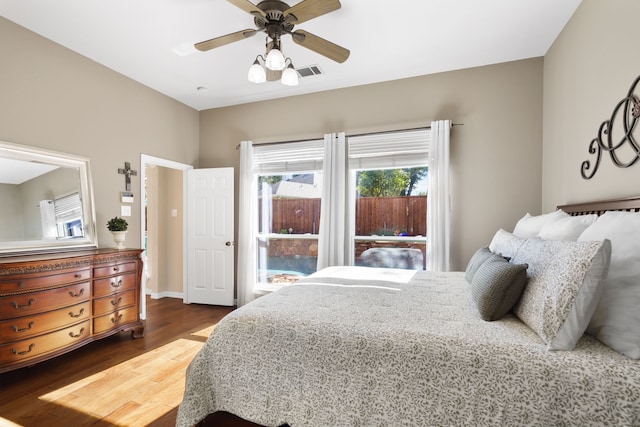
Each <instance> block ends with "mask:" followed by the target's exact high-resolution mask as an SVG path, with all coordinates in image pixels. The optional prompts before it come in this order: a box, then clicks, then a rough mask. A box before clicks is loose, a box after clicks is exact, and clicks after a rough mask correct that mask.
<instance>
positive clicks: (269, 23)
mask: <svg viewBox="0 0 640 427" xmlns="http://www.w3.org/2000/svg"><path fill="white" fill-rule="evenodd" d="M256 7H257V8H258V9H260V10H262V11H263V12H264V13H265V15H266V16H262V15H257V14H256V16H255V18H254V19H253V21H254V23H255V24H256V27H258V29H260V30H264V31H265V32H266V33H267V35H268V36H269V37H271V38H272V39H274V40H276V39H279V38H280V36H281V35H282V34H285V33H290V32H291V30H293V24H292V23H290V22H288V21H287V20H286V19H285V17H284V14H283V12H284V11H285V10H287V9H289V5H288V4H286V3H285V2H283V1H280V0H265V1H263V2H260V3H258V4H257V5H256Z"/></svg>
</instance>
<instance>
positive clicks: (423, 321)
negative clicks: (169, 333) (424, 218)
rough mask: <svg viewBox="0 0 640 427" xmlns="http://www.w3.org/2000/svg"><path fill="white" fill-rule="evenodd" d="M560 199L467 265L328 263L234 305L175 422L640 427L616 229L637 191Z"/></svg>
mask: <svg viewBox="0 0 640 427" xmlns="http://www.w3.org/2000/svg"><path fill="white" fill-rule="evenodd" d="M559 208H560V209H558V210H557V211H555V212H551V213H548V214H544V215H539V216H531V215H528V214H527V215H525V217H523V218H522V219H521V220H520V221H518V224H517V225H516V228H515V229H514V230H513V232H508V231H505V230H498V231H497V232H496V235H495V236H494V238H493V239H492V241H491V243H490V244H489V245H488V247H486V248H479V249H478V252H476V254H474V256H473V257H472V259H471V260H470V262H469V265H468V266H467V269H466V271H464V272H462V271H461V272H450V273H432V272H427V271H420V270H418V271H415V270H398V269H380V268H371V267H330V268H329V269H325V270H322V271H319V272H318V273H315V274H313V275H311V276H309V277H307V278H305V279H302V280H300V281H298V282H297V283H296V284H293V285H288V286H286V287H283V288H282V289H280V290H278V291H277V292H273V293H271V294H269V295H266V296H263V297H260V298H258V299H257V300H255V301H253V302H252V303H250V304H247V305H246V306H243V307H241V308H239V309H237V310H235V311H233V312H232V313H230V314H229V315H228V316H227V317H226V318H225V319H223V320H222V321H221V322H220V323H219V324H218V325H217V327H216V328H215V329H214V331H213V333H212V334H211V336H210V338H209V339H208V341H207V343H206V344H205V347H204V348H203V349H202V350H201V351H200V352H199V353H198V355H197V356H196V357H195V358H194V360H193V361H192V363H191V364H190V366H189V368H188V371H187V378H186V390H185V394H184V399H183V401H182V403H181V405H180V408H179V411H178V418H177V425H178V426H193V425H197V424H198V423H201V425H202V424H205V423H206V421H204V422H203V420H211V415H210V414H220V413H231V414H234V415H235V416H236V417H239V419H242V420H247V421H248V422H251V423H255V424H258V425H263V426H282V425H290V426H291V427H298V426H323V427H326V426H389V425H393V426H443V425H475V426H505V425H512V426H516V425H544V426H547V425H580V426H590V425H616V426H639V425H640V360H639V359H640V354H636V353H635V352H636V351H640V350H638V348H636V347H640V344H638V346H635V344H637V342H638V341H640V339H638V336H640V329H638V328H635V329H634V327H633V326H631V332H629V330H628V329H629V327H630V326H629V325H632V324H633V322H635V321H639V319H638V318H637V316H638V315H637V314H636V312H638V311H639V310H637V306H638V305H637V303H638V301H637V300H634V299H633V298H628V297H624V292H630V294H629V295H632V296H634V295H637V293H638V291H637V288H638V286H639V285H638V283H635V282H634V283H630V280H636V281H638V280H640V279H638V275H637V274H636V275H635V276H633V274H635V273H634V272H633V271H632V272H630V271H629V268H628V266H629V265H631V266H632V268H636V267H637V266H640V250H635V248H637V246H633V245H637V244H638V243H634V239H633V236H631V238H628V236H627V234H629V233H624V234H625V235H624V236H622V237H620V233H619V232H618V231H616V229H613V228H612V226H611V223H612V222H613V223H615V224H619V223H622V222H626V221H628V220H629V221H631V222H630V224H631V225H630V227H633V228H634V232H640V222H637V221H640V213H638V212H637V211H638V210H640V198H633V199H626V200H624V201H619V200H618V201H610V202H606V203H605V202H602V203H598V204H597V206H596V207H595V208H594V207H593V206H591V205H589V206H587V205H584V206H583V205H580V206H578V205H566V206H562V207H559ZM611 208H612V209H616V210H621V211H625V212H616V213H615V215H623V216H625V218H623V219H621V218H620V217H617V216H615V215H613V217H612V218H610V214H609V213H608V210H609V209H611ZM628 211H636V212H628ZM627 216H628V217H629V218H630V219H629V218H627ZM572 218H573V219H572ZM603 218H604V220H603V221H600V220H601V219H603ZM634 221H635V222H634ZM560 223H562V225H558V224H560ZM601 223H603V224H604V225H601ZM596 224H597V226H596ZM636 225H637V227H636ZM568 234H572V235H573V236H574V237H575V236H578V237H576V238H575V240H574V237H571V238H569V237H568ZM542 235H544V236H546V237H547V238H542V237H541V236H542ZM582 235H585V236H586V237H585V238H584V239H583V238H582ZM636 237H637V236H636ZM637 240H639V239H636V241H637ZM629 245H631V246H629ZM618 248H621V250H618ZM487 252H488V253H487ZM630 253H631V254H632V255H629V254H630ZM550 254H553V255H550ZM630 256H631V258H630ZM633 257H636V258H638V259H637V260H636V258H633ZM483 258H484V260H483ZM524 261H527V262H524ZM636 261H637V262H636ZM505 263H506V265H504V264H505ZM523 266H524V267H523ZM568 266H575V268H574V267H568ZM619 271H622V276H620V275H619V274H618V272H619ZM487 277H489V279H490V280H489V279H487ZM496 277H497V278H498V279H499V280H496ZM505 277H507V279H505ZM630 277H631V278H632V279H630ZM633 278H635V279H633ZM487 280H488V281H487ZM616 280H622V283H623V284H624V285H625V286H624V287H623V289H622V290H621V288H616V286H615V283H617V282H616ZM607 281H609V282H607ZM496 282H500V283H501V284H500V285H499V286H498V288H499V289H498V292H499V294H500V298H496V293H495V292H496V291H495V289H493V288H492V287H495V283H496ZM550 282H552V284H551V285H550V284H549V283H550ZM487 283H491V286H486V284H487ZM634 284H635V287H634ZM568 289H569V290H568ZM487 292H489V297H487ZM621 292H622V295H623V296H622V297H621V296H620V294H621ZM621 298H622V300H623V301H622V302H620V299H621ZM634 298H637V296H634ZM603 301H604V302H606V304H607V306H602V305H603V304H602V302H603ZM634 304H635V306H634ZM619 305H620V307H619ZM611 306H615V307H616V309H615V310H612V309H611ZM618 308H620V309H619V310H618ZM616 316H617V317H616ZM621 316H622V317H623V319H622V321H624V322H627V323H626V324H625V328H626V330H623V331H622V332H623V333H622V335H624V334H627V335H628V334H629V333H630V334H631V335H632V336H631V338H629V337H628V336H623V337H622V338H623V339H621V338H620V337H619V336H617V335H616V332H619V331H616V330H615V328H613V329H612V328H611V325H609V323H608V322H610V321H611V317H613V321H621V319H620V318H619V317H621ZM625 316H626V317H625ZM596 320H597V321H596ZM594 322H595V323H594ZM612 330H613V332H612ZM585 331H586V332H587V333H584V332H585ZM629 339H630V340H631V341H632V343H631V345H629V343H628V341H629ZM634 340H635V342H634ZM605 343H606V345H605ZM636 356H637V357H636ZM208 416H209V418H207V417H208ZM207 425H208V424H207ZM218 425H222V424H218ZM252 425H253V424H252Z"/></svg>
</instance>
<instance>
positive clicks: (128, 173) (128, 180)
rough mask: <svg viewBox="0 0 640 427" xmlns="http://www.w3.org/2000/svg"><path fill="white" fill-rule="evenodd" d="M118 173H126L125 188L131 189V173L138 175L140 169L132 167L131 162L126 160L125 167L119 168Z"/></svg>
mask: <svg viewBox="0 0 640 427" xmlns="http://www.w3.org/2000/svg"><path fill="white" fill-rule="evenodd" d="M118 173H120V174H122V175H124V183H125V190H127V191H131V175H133V176H136V175H138V171H134V170H133V169H131V163H129V162H124V168H118Z"/></svg>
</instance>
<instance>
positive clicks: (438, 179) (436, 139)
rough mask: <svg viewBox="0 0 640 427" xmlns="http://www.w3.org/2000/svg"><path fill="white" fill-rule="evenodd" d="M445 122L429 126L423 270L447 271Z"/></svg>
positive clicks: (448, 218)
mask: <svg viewBox="0 0 640 427" xmlns="http://www.w3.org/2000/svg"><path fill="white" fill-rule="evenodd" d="M450 128H451V123H450V121H449V120H440V121H437V122H431V142H430V147H429V189H428V192H427V270H431V271H449V268H450V267H449V247H450V242H449V239H450V229H451V207H450V195H449V191H450V188H449V187H450V184H449V131H450Z"/></svg>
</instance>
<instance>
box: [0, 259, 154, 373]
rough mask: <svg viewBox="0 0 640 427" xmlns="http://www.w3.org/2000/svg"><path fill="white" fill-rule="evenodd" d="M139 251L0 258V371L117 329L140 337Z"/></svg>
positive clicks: (55, 352) (101, 336) (44, 357)
mask: <svg viewBox="0 0 640 427" xmlns="http://www.w3.org/2000/svg"><path fill="white" fill-rule="evenodd" d="M141 253H142V250H140V249H126V250H114V249H96V250H89V251H72V252H59V253H53V254H48V255H47V254H37V255H36V254H33V255H24V256H16V257H7V258H2V259H0V373H2V372H5V371H10V370H13V369H17V368H21V367H24V366H29V365H33V364H34V363H37V362H42V361H44V360H47V359H50V358H52V357H55V356H58V355H61V354H63V353H67V352H69V351H71V350H74V349H76V348H78V347H81V346H83V345H85V344H88V343H90V342H92V341H95V340H97V339H100V338H104V337H107V336H109V335H113V334H115V333H118V332H120V331H131V332H132V336H133V337H134V338H140V337H142V336H144V322H143V321H142V320H141V319H140V298H141V293H140V279H141V275H142V259H141V258H140V254H141Z"/></svg>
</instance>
